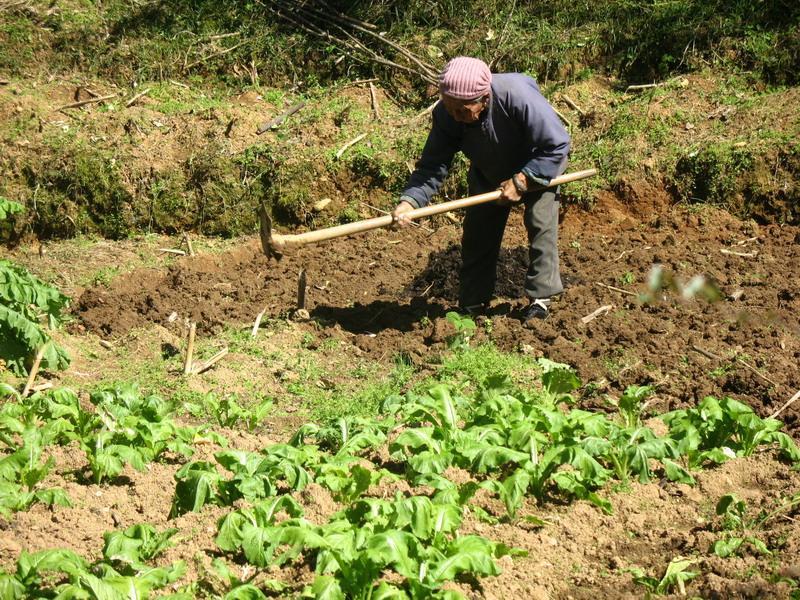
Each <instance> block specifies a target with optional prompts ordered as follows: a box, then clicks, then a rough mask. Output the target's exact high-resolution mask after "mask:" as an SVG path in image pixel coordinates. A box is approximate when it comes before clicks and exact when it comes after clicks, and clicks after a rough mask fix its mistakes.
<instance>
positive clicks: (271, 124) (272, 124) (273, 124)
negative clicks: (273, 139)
mask: <svg viewBox="0 0 800 600" xmlns="http://www.w3.org/2000/svg"><path fill="white" fill-rule="evenodd" d="M305 105H306V103H305V102H298V103H297V104H293V105H292V106H290V107H289V108H287V109H286V110H285V111H283V112H282V113H281V114H279V115H278V116H277V117H275V118H274V119H272V120H271V121H267V122H266V123H264V124H263V125H261V126H260V127H259V128H258V130H257V131H256V134H257V135H261V134H262V133H264V132H265V131H270V130H272V129H277V128H278V126H280V124H281V123H283V122H284V121H285V120H286V119H288V118H289V117H291V116H292V115H293V114H294V113H296V112H297V111H298V110H300V109H301V108H303V107H304V106H305Z"/></svg>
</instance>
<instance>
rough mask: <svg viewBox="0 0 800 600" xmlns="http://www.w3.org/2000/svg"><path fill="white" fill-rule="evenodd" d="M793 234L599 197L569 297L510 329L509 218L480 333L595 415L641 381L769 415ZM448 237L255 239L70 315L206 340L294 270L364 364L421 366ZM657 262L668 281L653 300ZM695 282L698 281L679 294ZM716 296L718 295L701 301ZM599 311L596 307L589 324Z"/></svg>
mask: <svg viewBox="0 0 800 600" xmlns="http://www.w3.org/2000/svg"><path fill="white" fill-rule="evenodd" d="M635 197H636V195H635V194H633V195H629V196H628V198H633V199H634V200H635ZM648 197H649V196H648ZM637 207H638V208H637ZM799 238H800V233H799V230H798V229H797V228H796V227H786V226H779V225H771V226H765V227H759V226H757V225H755V224H753V223H752V222H744V221H739V220H737V219H736V218H734V217H731V216H730V215H728V214H727V213H725V212H722V211H717V210H715V209H711V208H703V209H699V210H697V209H696V210H686V209H683V208H671V209H663V208H662V209H656V208H655V207H654V205H653V203H652V202H651V203H649V204H648V205H647V210H644V209H643V208H642V206H641V203H639V202H637V203H636V206H628V205H625V204H624V203H622V202H620V201H619V200H618V199H616V198H614V197H611V196H601V198H600V204H599V205H598V206H597V207H596V209H595V211H594V212H593V213H591V214H587V213H583V212H580V211H570V212H569V213H568V214H567V215H566V218H565V220H564V223H563V226H562V236H561V259H562V272H563V275H564V278H565V281H566V283H567V289H566V291H565V292H564V294H563V295H562V296H561V298H560V299H559V300H558V301H557V302H555V303H554V307H553V314H552V316H551V317H550V319H548V320H547V321H544V322H538V323H536V324H535V325H534V326H526V325H524V324H523V323H522V322H521V321H520V320H519V316H520V313H521V309H522V308H523V306H524V303H525V300H524V299H523V293H522V287H521V284H522V281H523V275H524V272H525V268H526V261H527V256H526V250H525V231H524V228H523V226H522V224H521V223H520V222H519V219H517V218H514V217H512V219H511V222H510V223H509V227H508V229H507V231H506V238H505V241H504V250H503V252H502V255H501V259H500V263H499V267H498V279H497V290H496V296H497V298H496V300H495V301H494V302H493V305H492V309H491V312H490V315H489V317H488V319H489V320H490V322H486V321H483V320H481V321H480V322H482V323H483V324H484V326H483V327H479V328H478V329H479V333H478V336H477V337H478V340H479V341H480V340H486V339H490V340H491V341H492V342H494V343H495V344H496V345H498V346H499V347H501V348H503V349H509V350H514V349H516V350H521V351H524V352H529V353H534V354H537V355H545V356H547V357H549V358H551V359H553V360H557V361H561V362H565V363H569V364H570V365H572V366H574V367H575V368H576V369H577V371H578V373H579V375H580V377H581V379H582V380H583V381H584V382H586V383H589V382H591V385H587V386H586V388H585V391H584V398H583V402H584V403H585V404H586V405H588V406H593V407H595V408H597V407H604V406H606V404H607V403H606V400H605V397H606V394H618V393H619V392H621V391H622V390H624V389H625V387H627V386H628V385H632V384H640V385H641V384H651V385H654V386H655V387H656V390H657V393H656V396H655V397H654V401H653V404H652V409H653V410H657V411H665V410H669V409H673V408H677V407H682V406H686V405H693V404H694V403H695V402H696V401H697V400H699V399H701V398H703V397H705V396H707V395H716V396H725V395H728V396H732V397H735V398H738V399H741V400H743V401H745V402H748V403H749V404H751V405H753V406H755V407H756V408H757V410H758V411H759V413H760V414H761V415H762V416H763V415H769V414H772V413H773V412H774V411H775V410H777V409H778V407H780V406H781V405H782V404H783V403H784V402H785V401H786V400H787V399H788V398H790V397H791V396H792V395H793V394H794V392H795V391H796V390H797V389H798V388H800V372H798V370H797V364H798V360H799V359H800V335H798V333H800V326H798V319H797V315H798V313H800V292H799V291H798V289H797V286H796V282H797V281H800V244H798V239H799ZM458 239H459V230H458V228H457V227H455V226H452V225H447V226H445V227H442V228H439V229H437V230H436V231H435V232H434V233H432V234H427V233H426V232H424V231H422V230H419V229H413V230H410V231H405V232H393V231H385V230H379V231H373V232H370V233H368V234H365V235H362V236H358V237H352V238H348V239H337V240H332V241H330V242H326V243H322V244H318V245H312V246H306V247H303V248H298V249H296V250H294V251H292V253H290V254H288V255H286V256H285V257H284V259H283V260H282V261H280V262H277V263H276V262H274V261H272V262H270V261H268V260H267V259H266V257H264V256H263V255H262V254H261V251H260V248H259V247H258V244H257V242H256V241H252V242H248V243H247V244H246V245H244V246H243V247H241V248H239V249H237V250H235V251H232V252H229V253H226V254H221V255H215V256H196V257H191V258H190V257H186V258H182V259H180V261H178V262H177V263H175V264H174V265H173V266H172V267H171V268H169V270H167V271H166V272H163V271H155V270H142V271H138V272H134V273H133V274H131V275H129V276H125V277H121V278H119V279H117V280H115V281H114V282H113V283H112V284H111V286H110V287H109V288H106V287H95V288H90V289H88V290H86V291H85V292H84V294H83V295H82V296H81V298H80V300H79V302H78V303H77V305H76V309H75V311H76V316H77V318H78V322H79V323H80V324H81V325H80V326H81V327H84V328H86V329H87V330H90V331H93V332H96V333H98V334H99V335H101V336H105V337H116V336H123V335H125V334H127V332H128V331H129V330H130V329H131V328H133V327H143V326H148V325H149V324H153V323H158V324H160V325H162V326H164V327H168V328H172V329H173V330H175V331H176V333H179V334H180V333H181V328H182V327H183V322H184V320H185V319H190V320H193V321H196V322H197V324H198V330H200V331H203V330H205V331H206V332H216V331H219V330H221V329H222V328H224V327H228V326H233V327H250V326H251V325H252V323H253V320H254V319H255V316H256V315H257V314H258V313H260V312H261V311H262V310H265V309H266V312H265V316H267V317H270V316H271V317H285V316H286V315H288V314H289V313H290V312H291V311H292V310H293V309H294V308H295V303H296V297H297V279H298V273H299V272H300V271H301V270H302V269H305V270H306V272H307V278H308V288H307V294H306V297H307V308H308V309H309V312H310V314H311V316H312V318H313V319H314V321H315V323H314V325H313V326H314V327H322V328H324V329H328V330H329V332H330V333H331V334H332V335H339V336H343V337H347V338H348V340H349V341H351V342H352V343H355V344H357V345H358V346H359V347H360V348H361V349H362V350H363V351H365V352H367V353H370V354H372V355H374V356H375V358H376V359H384V358H385V359H387V360H388V359H391V358H392V357H393V356H394V355H396V354H398V353H403V354H405V355H407V356H409V357H410V358H411V359H412V360H415V361H418V362H425V360H426V358H425V357H426V355H427V354H428V353H429V352H431V351H436V350H440V349H443V348H445V347H446V337H447V336H446V335H444V334H443V332H445V331H447V326H448V325H447V322H446V319H445V314H446V312H447V311H448V310H450V309H451V307H452V306H453V305H454V304H455V303H456V294H457V286H458V266H459V241H458ZM653 265H660V266H661V269H662V272H663V273H664V274H665V275H666V279H665V281H666V282H672V283H673V285H672V287H670V286H667V287H665V288H664V289H663V290H661V291H659V292H658V293H655V294H652V293H650V292H649V288H648V278H649V277H651V273H652V268H653ZM696 276H703V277H705V279H706V280H707V281H708V282H710V285H709V286H707V287H706V288H704V290H702V291H701V293H700V294H698V295H696V296H694V297H684V296H688V295H689V294H688V293H687V290H689V289H690V287H691V286H690V285H689V282H690V281H692V279H693V278H695V277H696ZM712 288H713V289H715V290H716V294H717V298H716V299H715V300H714V301H712V300H709V299H707V298H706V297H705V296H706V295H707V294H706V292H708V291H709V290H711V289H712ZM648 294H649V301H647V302H643V301H642V295H648ZM601 307H607V308H605V309H604V312H602V314H600V315H599V316H597V317H596V318H594V319H592V320H590V321H588V322H585V321H586V319H584V317H587V316H588V315H590V314H592V313H594V312H595V311H596V310H597V309H599V308H601ZM309 326H312V325H309ZM799 416H800V405H798V404H795V405H794V406H793V407H790V408H789V409H788V410H786V411H785V412H784V413H783V414H782V415H781V418H782V419H784V420H785V421H786V423H787V426H788V428H789V430H790V431H792V432H795V433H796V431H797V428H798V427H800V421H799V420H798V417H799Z"/></svg>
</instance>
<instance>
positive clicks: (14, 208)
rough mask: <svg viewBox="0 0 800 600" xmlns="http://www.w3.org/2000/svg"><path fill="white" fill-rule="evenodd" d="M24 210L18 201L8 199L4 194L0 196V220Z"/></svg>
mask: <svg viewBox="0 0 800 600" xmlns="http://www.w3.org/2000/svg"><path fill="white" fill-rule="evenodd" d="M24 210H25V207H24V206H22V204H20V203H19V202H14V201H13V200H9V199H8V198H6V197H4V196H0V221H4V220H6V219H7V218H8V216H9V215H17V214H19V213H21V212H23V211H24Z"/></svg>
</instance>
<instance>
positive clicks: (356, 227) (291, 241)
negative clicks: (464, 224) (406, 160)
mask: <svg viewBox="0 0 800 600" xmlns="http://www.w3.org/2000/svg"><path fill="white" fill-rule="evenodd" d="M596 174H597V169H586V170H585V171H576V172H574V173H569V174H567V175H561V176H559V177H556V178H554V179H553V180H552V181H550V185H549V186H547V187H556V186H558V185H561V184H562V183H569V182H571V181H577V180H579V179H586V178H587V177H592V176H593V175H596ZM543 187H544V186H539V187H537V188H534V189H543ZM498 198H500V190H495V191H493V192H486V193H485V194H478V195H477V196H469V197H468V198H461V199H460V200H451V201H450V202H442V203H441V204H431V205H429V206H423V207H422V208H415V209H413V210H410V211H408V212H407V213H404V214H405V216H407V217H408V218H409V219H411V220H412V221H413V220H415V219H421V218H422V217H429V216H431V215H438V214H441V213H444V212H450V211H453V210H458V209H460V208H467V207H468V206H475V205H476V204H484V203H486V202H492V201H493V200H497V199H498ZM392 221H393V219H392V215H384V216H381V217H374V218H372V219H365V220H363V221H355V222H353V223H345V224H344V225H336V226H335V227H328V228H326V229H318V230H316V231H307V232H305V233H297V234H293V235H280V234H277V233H273V234H272V244H273V245H274V246H275V247H276V248H277V249H282V248H284V247H285V246H299V245H303V244H308V243H311V242H321V241H323V240H330V239H333V238H337V237H342V236H345V235H352V234H354V233H361V232H362V231H369V230H370V229H377V228H379V227H388V226H389V225H391V224H392Z"/></svg>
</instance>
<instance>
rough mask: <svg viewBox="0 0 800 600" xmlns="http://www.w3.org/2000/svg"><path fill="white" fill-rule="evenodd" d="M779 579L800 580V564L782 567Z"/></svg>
mask: <svg viewBox="0 0 800 600" xmlns="http://www.w3.org/2000/svg"><path fill="white" fill-rule="evenodd" d="M781 577H788V578H790V579H800V563H794V564H791V565H786V566H785V567H783V568H782V569H781Z"/></svg>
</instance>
